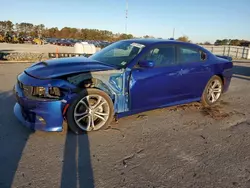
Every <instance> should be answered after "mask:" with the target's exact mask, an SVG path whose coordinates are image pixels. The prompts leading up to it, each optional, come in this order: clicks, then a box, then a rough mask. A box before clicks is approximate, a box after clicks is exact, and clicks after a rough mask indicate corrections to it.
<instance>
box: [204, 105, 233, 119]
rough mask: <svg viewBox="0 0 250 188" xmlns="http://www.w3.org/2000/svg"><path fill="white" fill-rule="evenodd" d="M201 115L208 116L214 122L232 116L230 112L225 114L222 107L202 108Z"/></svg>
mask: <svg viewBox="0 0 250 188" xmlns="http://www.w3.org/2000/svg"><path fill="white" fill-rule="evenodd" d="M201 113H202V114H203V115H204V116H209V117H211V118H213V119H215V120H221V119H224V118H226V117H229V116H230V115H231V114H232V112H225V111H224V110H223V108H222V106H211V107H203V108H202V110H201Z"/></svg>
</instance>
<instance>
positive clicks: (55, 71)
mask: <svg viewBox="0 0 250 188" xmlns="http://www.w3.org/2000/svg"><path fill="white" fill-rule="evenodd" d="M113 69H116V68H115V67H113V66H111V65H107V64H104V63H101V62H98V61H95V60H92V59H88V58H86V57H72V58H59V59H50V60H46V61H43V62H39V63H36V64H34V65H32V66H30V67H29V68H27V69H25V72H26V73H27V74H29V75H31V76H33V77H36V78H42V79H46V78H56V77H59V76H63V75H67V74H73V73H80V72H90V71H105V70H113Z"/></svg>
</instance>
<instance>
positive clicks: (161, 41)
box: [123, 38, 200, 47]
mask: <svg viewBox="0 0 250 188" xmlns="http://www.w3.org/2000/svg"><path fill="white" fill-rule="evenodd" d="M123 41H131V42H136V43H140V44H143V45H152V44H185V45H190V46H196V47H200V46H199V45H196V44H193V43H189V42H182V41H178V40H167V39H150V38H149V39H127V40H123Z"/></svg>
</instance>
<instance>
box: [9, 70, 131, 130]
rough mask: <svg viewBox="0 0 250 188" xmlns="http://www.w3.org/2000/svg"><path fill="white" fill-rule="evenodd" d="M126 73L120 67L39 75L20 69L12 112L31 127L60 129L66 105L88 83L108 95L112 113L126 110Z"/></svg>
mask: <svg viewBox="0 0 250 188" xmlns="http://www.w3.org/2000/svg"><path fill="white" fill-rule="evenodd" d="M126 73H127V71H126V70H125V69H122V70H108V71H97V72H85V73H80V74H75V75H66V76H63V77H58V78H52V79H39V78H35V77H33V76H31V75H29V74H28V73H25V72H23V73H22V74H20V75H19V76H18V81H17V83H16V85H15V87H14V93H15V96H16V99H17V103H16V105H15V107H14V113H15V115H16V117H17V118H18V119H19V120H20V121H21V122H22V123H23V124H25V125H26V126H27V127H29V128H31V129H34V130H43V131H62V128H63V127H62V125H63V121H64V115H65V114H66V110H67V108H68V106H69V105H70V104H71V103H72V102H73V101H74V100H75V98H76V97H77V96H78V93H79V92H81V91H83V90H84V89H85V88H91V87H92V88H97V89H100V90H102V91H104V92H106V93H107V94H108V95H109V96H110V98H111V99H112V101H113V104H114V112H115V113H121V112H126V111H128V109H129V107H128V92H127V88H128V87H127V82H126V75H127V74H126Z"/></svg>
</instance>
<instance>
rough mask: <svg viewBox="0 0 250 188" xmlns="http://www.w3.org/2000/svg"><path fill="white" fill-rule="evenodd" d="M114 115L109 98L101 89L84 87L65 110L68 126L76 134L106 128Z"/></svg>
mask: <svg viewBox="0 0 250 188" xmlns="http://www.w3.org/2000/svg"><path fill="white" fill-rule="evenodd" d="M113 117H114V107H113V102H112V100H111V98H110V97H109V96H108V95H107V94H106V93H105V92H103V91H101V90H98V89H94V88H90V89H85V90H84V91H82V92H81V93H79V96H78V97H77V98H76V99H75V101H73V103H72V104H71V105H70V107H69V108H68V110H67V114H66V118H67V122H68V126H69V128H70V129H71V130H72V131H73V132H74V133H76V134H81V133H84V132H89V131H96V130H99V129H103V128H106V127H107V126H108V125H109V124H110V123H111V121H112V119H113Z"/></svg>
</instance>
